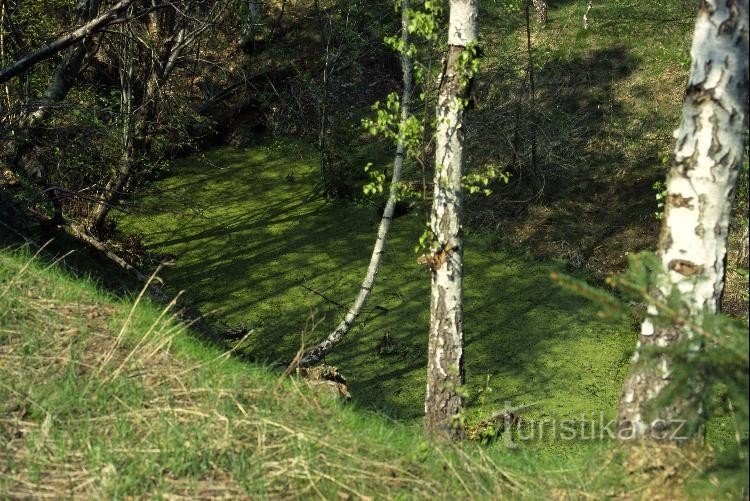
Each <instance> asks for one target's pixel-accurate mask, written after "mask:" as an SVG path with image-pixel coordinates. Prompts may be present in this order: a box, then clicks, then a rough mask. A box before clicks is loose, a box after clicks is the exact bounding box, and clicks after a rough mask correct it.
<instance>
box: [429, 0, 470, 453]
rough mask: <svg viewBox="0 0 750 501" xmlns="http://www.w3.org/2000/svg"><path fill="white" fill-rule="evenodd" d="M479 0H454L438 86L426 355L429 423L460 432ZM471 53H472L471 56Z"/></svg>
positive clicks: (437, 430) (453, 434)
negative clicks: (468, 112) (465, 225)
mask: <svg viewBox="0 0 750 501" xmlns="http://www.w3.org/2000/svg"><path fill="white" fill-rule="evenodd" d="M478 17H479V0H451V2H450V17H449V26H448V55H447V59H446V61H445V64H444V68H443V74H442V76H441V84H440V88H439V91H438V103H437V110H436V111H437V124H436V140H435V141H436V143H435V144H436V148H435V183H434V199H433V204H432V211H431V215H430V228H431V230H432V233H433V238H434V239H435V240H436V245H435V248H433V253H432V256H431V257H430V259H429V264H430V268H431V272H432V274H431V275H432V276H431V295H430V333H429V346H428V355H427V357H428V358H427V394H426V396H425V405H424V407H425V429H426V430H427V431H428V432H429V433H432V434H434V435H437V436H442V437H446V438H460V437H461V436H462V435H463V427H462V426H461V425H460V420H459V418H460V414H461V411H462V409H463V405H464V403H463V397H462V396H461V386H462V385H463V382H464V367H463V289H462V287H463V285H462V281H463V231H462V227H461V214H462V209H463V207H462V205H463V204H462V196H463V194H462V191H461V177H462V171H463V163H464V148H463V138H464V132H463V124H464V107H465V102H466V98H467V97H468V92H469V88H470V85H469V79H468V78H467V74H466V71H467V70H466V66H465V65H466V63H467V58H466V55H467V54H471V52H470V51H467V47H468V46H469V45H471V44H473V43H474V42H475V41H476V39H477V29H478ZM470 57H471V56H469V58H470Z"/></svg>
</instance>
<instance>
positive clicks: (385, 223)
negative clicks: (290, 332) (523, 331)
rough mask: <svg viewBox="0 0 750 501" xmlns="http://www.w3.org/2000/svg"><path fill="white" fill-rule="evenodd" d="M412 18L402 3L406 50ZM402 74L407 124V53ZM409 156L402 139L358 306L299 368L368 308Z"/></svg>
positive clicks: (335, 341)
mask: <svg viewBox="0 0 750 501" xmlns="http://www.w3.org/2000/svg"><path fill="white" fill-rule="evenodd" d="M408 14H409V0H402V1H401V40H402V41H403V43H404V47H407V46H408V43H409V32H408V22H409V19H408ZM401 71H402V73H403V82H404V88H403V93H402V96H401V123H402V124H403V123H405V122H406V120H407V119H408V118H409V114H410V107H411V94H412V61H411V58H410V57H409V56H408V55H407V54H406V52H402V53H401ZM405 155H406V145H405V143H404V140H403V139H401V138H400V139H399V140H398V142H397V144H396V156H395V158H394V159H393V176H392V177H391V186H390V192H389V195H388V202H387V203H386V205H385V210H384V211H383V217H382V218H381V219H380V226H379V227H378V236H377V239H376V240H375V246H374V247H373V249H372V256H371V257H370V265H369V266H368V267H367V273H366V274H365V279H364V280H363V281H362V287H361V288H360V290H359V294H358V295H357V298H356V299H355V300H354V304H353V305H352V307H351V308H350V309H349V311H348V312H347V313H346V316H345V317H344V320H342V321H341V323H340V324H339V325H338V326H337V327H336V329H334V331H333V332H331V334H329V335H328V337H327V338H326V339H325V340H323V341H322V342H320V343H318V344H317V345H316V346H314V347H313V348H311V349H310V350H308V351H307V352H306V353H305V354H304V356H303V357H302V358H301V360H300V362H299V365H300V366H302V367H309V366H311V365H315V364H317V363H319V362H320V361H321V360H322V359H323V357H324V356H325V355H326V354H327V353H329V352H330V351H331V350H332V349H333V347H334V346H336V344H338V343H339V342H340V341H341V340H342V339H343V338H344V337H345V336H346V334H347V333H348V332H349V329H351V327H352V325H354V322H355V320H356V319H357V317H358V316H359V314H360V313H361V312H362V309H363V308H364V307H365V305H366V304H367V301H368V299H369V298H370V294H371V293H372V288H373V285H374V284H375V278H376V277H377V275H378V271H379V270H380V263H381V262H382V260H383V254H384V253H385V244H386V241H387V239H388V232H389V230H390V228H391V221H392V219H393V211H394V209H395V207H396V202H397V201H398V190H397V188H398V183H399V181H400V180H401V168H402V166H403V163H404V157H405Z"/></svg>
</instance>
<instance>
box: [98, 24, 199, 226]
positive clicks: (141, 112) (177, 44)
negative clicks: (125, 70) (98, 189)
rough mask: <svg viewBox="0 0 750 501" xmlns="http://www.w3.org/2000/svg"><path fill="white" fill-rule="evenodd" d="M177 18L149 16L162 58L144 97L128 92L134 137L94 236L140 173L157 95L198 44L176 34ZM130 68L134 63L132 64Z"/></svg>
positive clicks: (113, 179)
mask: <svg viewBox="0 0 750 501" xmlns="http://www.w3.org/2000/svg"><path fill="white" fill-rule="evenodd" d="M176 15H177V12H176V9H163V10H161V11H159V12H156V11H154V12H151V13H150V14H149V23H148V31H149V34H150V38H151V42H152V45H153V46H154V47H159V54H158V55H157V56H156V57H155V60H154V61H152V68H151V71H150V72H149V74H148V77H147V81H146V85H145V91H144V92H142V95H139V98H138V99H135V98H134V96H133V91H132V89H129V90H128V93H129V99H130V100H131V101H132V102H131V103H130V104H129V107H128V109H129V110H130V111H129V116H128V117H127V121H128V127H131V129H130V135H131V137H130V138H129V140H124V141H123V154H122V157H121V161H120V165H119V168H118V170H117V172H116V173H115V174H114V175H113V176H112V177H111V178H110V179H109V181H108V182H107V185H106V186H105V187H104V190H103V191H102V194H101V199H102V201H101V202H100V203H99V204H97V205H96V207H94V209H93V210H92V213H91V216H90V218H91V223H90V224H89V230H90V231H91V232H92V233H93V234H100V233H101V230H102V228H103V225H104V222H105V220H106V218H107V215H108V214H109V211H110V210H111V208H112V207H113V206H115V204H116V203H117V202H118V201H119V200H120V199H121V198H122V197H123V190H124V189H125V187H126V186H127V184H128V182H129V181H130V179H131V177H132V176H133V174H134V172H135V171H136V170H137V169H136V167H137V165H136V164H137V162H138V159H139V157H141V156H142V155H144V154H145V153H146V151H147V150H148V143H149V139H148V134H149V132H150V129H151V127H152V124H153V121H154V120H155V119H156V116H157V109H158V97H159V96H158V94H159V92H160V89H161V86H162V85H164V83H165V82H166V81H167V80H168V79H169V77H170V76H171V74H172V71H173V70H174V68H175V65H176V64H177V60H178V59H179V58H180V56H181V55H182V52H183V51H184V49H185V48H186V47H187V45H189V44H190V43H192V42H194V41H195V38H192V39H189V37H188V36H187V35H186V29H185V28H181V29H179V30H177V31H176V32H175V30H176V27H175V17H176ZM206 26H208V21H206V22H205V24H204V28H203V29H205V27H206ZM200 31H202V30H201V29H196V30H195V32H194V33H198V32H200ZM128 50H129V51H130V52H132V50H130V49H128ZM123 56H124V57H131V58H132V57H134V56H133V55H132V54H123ZM131 64H135V63H134V62H133V61H131ZM131 78H132V70H131ZM129 85H132V84H129ZM136 110H137V111H136ZM131 124H132V125H131Z"/></svg>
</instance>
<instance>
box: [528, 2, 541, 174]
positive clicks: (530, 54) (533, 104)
mask: <svg viewBox="0 0 750 501" xmlns="http://www.w3.org/2000/svg"><path fill="white" fill-rule="evenodd" d="M530 17H531V16H530V13H529V3H528V2H526V53H527V58H528V61H527V66H526V75H527V76H528V77H529V104H530V105H531V117H532V120H531V123H530V124H529V125H530V130H529V135H530V136H531V137H530V139H531V174H532V177H533V180H534V183H535V184H537V182H538V177H539V175H540V172H539V170H538V169H537V165H536V85H535V83H534V50H533V48H532V46H531V23H530Z"/></svg>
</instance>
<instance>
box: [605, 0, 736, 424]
mask: <svg viewBox="0 0 750 501" xmlns="http://www.w3.org/2000/svg"><path fill="white" fill-rule="evenodd" d="M747 46H748V0H739V1H728V0H727V1H723V0H721V1H719V0H711V1H703V2H701V3H700V8H699V12H698V19H697V21H696V25H695V35H694V38H693V46H692V50H691V56H692V66H691V69H690V80H689V83H688V87H687V91H686V94H685V100H684V103H683V109H682V122H681V124H680V128H679V129H677V131H676V132H675V138H676V139H677V142H676V146H675V150H674V158H673V163H672V167H671V168H670V171H669V175H668V178H667V197H666V204H665V212H664V219H663V223H662V229H661V236H660V239H659V245H658V254H659V256H660V258H661V262H662V264H663V266H664V269H665V270H666V271H665V273H666V274H665V276H663V277H662V278H661V281H660V282H659V283H658V285H657V287H656V288H657V290H656V291H655V292H656V293H657V294H658V295H660V296H663V297H666V296H667V295H668V294H669V292H670V291H671V290H672V289H673V288H676V289H677V290H678V291H679V292H680V293H681V294H682V298H683V301H684V303H685V306H686V309H687V312H688V313H689V314H690V315H697V316H700V315H701V314H702V313H703V312H716V311H717V310H718V308H719V300H720V297H721V293H722V290H723V288H724V273H725V269H724V263H725V257H726V253H727V233H728V227H729V217H730V209H731V205H732V200H733V198H734V193H735V186H736V182H737V177H738V172H739V168H740V164H741V161H742V154H743V141H744V132H745V127H746V120H747V111H748V110H747V97H748V94H747V93H748V47H747ZM655 313H656V310H655V308H654V307H653V306H651V307H650V308H649V314H650V315H649V317H648V318H647V319H646V320H645V321H644V322H643V325H642V326H641V335H640V339H639V342H638V346H637V348H636V353H635V355H634V356H633V363H634V365H633V368H632V373H631V374H630V375H629V376H628V378H627V379H626V380H625V384H624V387H623V391H622V396H621V399H620V409H619V426H620V437H621V438H624V439H628V438H636V439H644V438H654V439H676V438H680V437H679V436H673V435H674V434H675V432H677V433H678V435H685V434H692V435H694V436H699V434H700V431H701V430H702V427H703V422H704V418H705V416H704V413H703V409H702V399H703V391H702V384H701V382H700V380H699V379H698V378H697V377H696V378H695V381H694V385H691V387H690V388H681V390H682V391H681V392H680V393H679V394H680V395H681V396H680V397H679V398H676V399H674V400H673V401H672V402H670V403H669V405H666V406H658V407H656V406H653V405H649V404H650V403H653V401H654V399H655V398H656V397H657V396H659V395H660V394H661V393H662V392H663V391H664V390H665V389H666V388H667V387H668V385H669V384H670V381H671V375H670V374H671V370H672V364H671V361H670V359H669V358H668V357H665V356H661V357H660V359H659V360H658V361H657V362H658V363H657V364H655V363H653V362H654V361H653V357H647V356H644V354H643V353H642V351H643V349H644V348H646V347H648V346H658V347H669V346H672V345H674V344H675V343H677V342H679V341H680V340H689V339H692V338H693V333H691V332H690V330H688V329H686V328H684V327H680V326H676V325H675V326H669V327H663V326H661V325H660V324H659V323H658V322H657V321H656V319H655V318H654V315H655ZM695 349H700V346H695ZM682 420H686V422H685V423H684V424H681V423H682ZM679 426H682V429H681V430H680V431H678V430H677V428H678V427H679Z"/></svg>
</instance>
